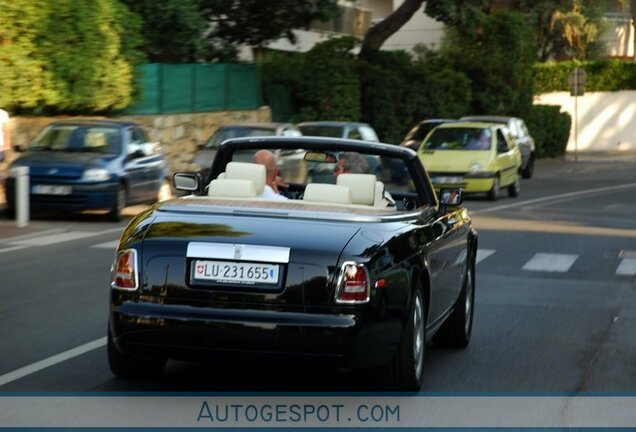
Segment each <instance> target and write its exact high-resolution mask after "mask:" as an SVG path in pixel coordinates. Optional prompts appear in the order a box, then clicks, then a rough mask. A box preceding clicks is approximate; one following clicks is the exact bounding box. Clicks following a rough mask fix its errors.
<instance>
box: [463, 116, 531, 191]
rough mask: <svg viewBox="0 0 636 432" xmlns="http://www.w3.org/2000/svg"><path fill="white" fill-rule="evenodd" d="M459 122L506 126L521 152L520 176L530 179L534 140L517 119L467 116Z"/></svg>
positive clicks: (523, 123) (524, 125)
mask: <svg viewBox="0 0 636 432" xmlns="http://www.w3.org/2000/svg"><path fill="white" fill-rule="evenodd" d="M460 120H465V121H480V122H489V123H501V124H505V125H507V126H508V129H509V130H510V135H512V137H513V138H514V139H515V141H516V142H517V145H518V146H519V150H521V175H522V176H523V178H527V179H529V178H531V177H532V174H533V173H534V159H535V146H534V138H532V136H531V135H530V132H528V128H527V127H526V123H525V122H524V121H523V119H520V118H519V117H507V116H467V117H462V118H461V119H460Z"/></svg>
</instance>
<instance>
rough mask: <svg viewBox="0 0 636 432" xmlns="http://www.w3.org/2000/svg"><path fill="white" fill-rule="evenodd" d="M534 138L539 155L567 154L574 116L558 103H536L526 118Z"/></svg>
mask: <svg viewBox="0 0 636 432" xmlns="http://www.w3.org/2000/svg"><path fill="white" fill-rule="evenodd" d="M525 121H526V124H527V126H528V130H529V132H530V135H532V137H533V138H534V141H535V146H536V155H537V157H540V158H541V157H557V156H563V155H564V154H565V149H566V147H567V145H568V138H569V137H570V127H571V125H572V118H571V117H570V115H569V114H567V113H563V112H561V107H559V106H556V105H534V106H533V107H532V108H530V111H529V112H528V115H527V116H526V118H525Z"/></svg>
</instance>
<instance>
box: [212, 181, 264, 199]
mask: <svg viewBox="0 0 636 432" xmlns="http://www.w3.org/2000/svg"><path fill="white" fill-rule="evenodd" d="M208 196H209V197H213V198H254V197H255V196H256V188H255V187H254V183H252V182H251V181H250V180H239V179H220V180H219V179H215V180H212V181H211V182H210V186H209V187H208Z"/></svg>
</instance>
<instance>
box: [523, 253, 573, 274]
mask: <svg viewBox="0 0 636 432" xmlns="http://www.w3.org/2000/svg"><path fill="white" fill-rule="evenodd" d="M578 257H579V256H578V255H568V254H551V253H538V254H535V256H533V257H532V259H531V260H530V261H528V262H527V263H526V264H525V265H524V266H523V267H522V268H521V269H522V270H529V271H543V272H553V273H565V272H567V271H568V270H569V269H570V267H572V264H574V261H576V259H577V258H578Z"/></svg>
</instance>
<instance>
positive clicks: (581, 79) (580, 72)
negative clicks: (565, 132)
mask: <svg viewBox="0 0 636 432" xmlns="http://www.w3.org/2000/svg"><path fill="white" fill-rule="evenodd" d="M586 80H587V74H586V73H585V70H584V69H583V68H574V69H572V70H571V71H570V74H569V75H568V84H569V85H570V95H571V96H574V162H578V160H579V96H583V94H584V93H585V81H586Z"/></svg>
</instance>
